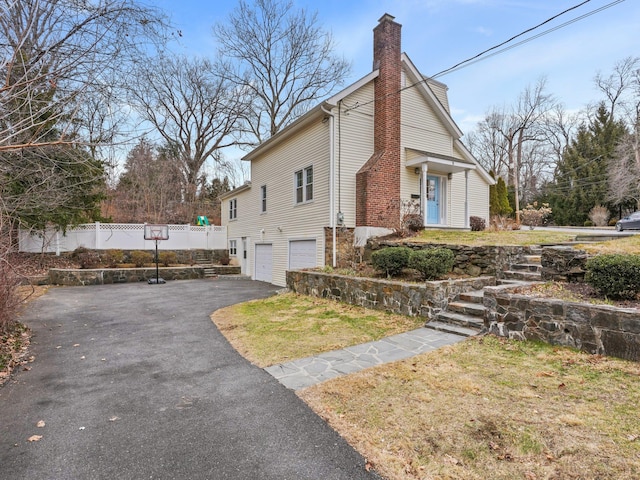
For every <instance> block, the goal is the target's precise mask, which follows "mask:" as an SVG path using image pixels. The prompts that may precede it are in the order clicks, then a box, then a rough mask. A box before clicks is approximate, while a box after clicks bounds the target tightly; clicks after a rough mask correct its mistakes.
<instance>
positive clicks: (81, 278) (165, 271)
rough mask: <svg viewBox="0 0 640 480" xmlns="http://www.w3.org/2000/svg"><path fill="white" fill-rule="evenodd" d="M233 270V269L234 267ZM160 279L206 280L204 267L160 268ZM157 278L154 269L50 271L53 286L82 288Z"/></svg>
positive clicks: (56, 269)
mask: <svg viewBox="0 0 640 480" xmlns="http://www.w3.org/2000/svg"><path fill="white" fill-rule="evenodd" d="M232 268H233V267H232ZM159 272H160V277H161V278H163V279H165V280H194V279H198V278H204V269H203V268H202V267H160V269H159ZM150 278H156V269H155V267H153V268H105V269H102V268H96V269H61V268H52V269H50V270H49V283H50V284H51V285H66V286H82V285H104V284H109V283H131V282H146V281H147V280H149V279H150Z"/></svg>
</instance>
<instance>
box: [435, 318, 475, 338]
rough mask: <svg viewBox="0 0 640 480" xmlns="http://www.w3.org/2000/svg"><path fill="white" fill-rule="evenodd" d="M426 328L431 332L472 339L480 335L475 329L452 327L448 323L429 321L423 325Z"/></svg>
mask: <svg viewBox="0 0 640 480" xmlns="http://www.w3.org/2000/svg"><path fill="white" fill-rule="evenodd" d="M425 327H426V328H431V329H432V330H437V331H439V332H446V333H453V334H455V335H461V336H463V337H473V336H474V335H478V333H480V331H479V330H477V329H475V328H467V327H462V326H460V325H452V324H450V323H443V322H440V321H438V320H431V321H430V322H428V323H427V324H426V325H425Z"/></svg>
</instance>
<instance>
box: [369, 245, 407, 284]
mask: <svg viewBox="0 0 640 480" xmlns="http://www.w3.org/2000/svg"><path fill="white" fill-rule="evenodd" d="M410 254H411V249H410V248H409V247H387V248H383V249H381V250H376V251H375V252H373V253H372V254H371V263H372V265H373V268H375V269H376V270H378V271H380V272H383V273H384V274H386V275H387V278H390V277H395V276H397V275H399V274H400V273H402V269H403V268H405V267H406V266H407V263H408V262H409V255H410Z"/></svg>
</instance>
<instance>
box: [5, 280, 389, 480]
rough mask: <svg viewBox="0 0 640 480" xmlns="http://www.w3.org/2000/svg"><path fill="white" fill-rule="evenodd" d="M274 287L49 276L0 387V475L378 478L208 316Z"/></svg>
mask: <svg viewBox="0 0 640 480" xmlns="http://www.w3.org/2000/svg"><path fill="white" fill-rule="evenodd" d="M274 289H275V287H274V286H273V285H268V284H264V283H260V282H252V281H249V280H236V281H229V280H198V281H176V282H169V283H167V284H165V285H147V284H121V285H107V286H96V287H74V288H55V289H51V290H50V291H49V292H48V293H47V294H46V295H44V296H43V297H41V298H39V299H37V300H36V301H34V302H33V303H32V304H30V305H29V307H28V309H27V311H26V313H25V314H24V315H23V318H22V321H23V322H24V323H26V324H28V325H29V326H30V327H31V329H32V330H33V332H34V336H33V339H32V346H31V354H33V355H34V356H35V361H34V362H33V363H31V364H30V367H31V370H29V371H20V372H19V373H17V375H16V376H15V377H14V378H13V379H12V380H11V381H10V382H9V383H8V384H6V385H5V386H4V387H0V478H3V479H4V478H6V479H12V480H22V479H24V480H39V479H56V480H58V479H73V480H84V479H110V480H113V479H118V480H121V479H252V480H255V479H278V480H284V479H291V480H299V479H314V480H331V479H345V480H346V479H349V480H353V479H372V478H378V477H376V476H375V475H374V474H373V473H371V472H367V471H366V470H365V461H364V459H363V458H362V457H361V456H360V455H359V454H358V453H357V452H355V451H354V450H353V449H352V448H351V447H350V446H349V445H348V444H347V443H346V442H345V441H344V440H343V439H342V438H341V437H339V436H338V435H337V434H336V433H335V432H334V431H333V430H331V429H330V428H329V427H328V426H327V425H326V424H325V423H324V422H323V421H322V420H321V419H320V418H319V417H317V416H316V415H315V414H314V413H313V412H312V411H311V410H310V409H309V408H308V407H307V406H306V405H305V404H304V403H303V402H302V401H301V400H300V399H298V397H297V396H296V395H295V394H294V393H293V392H292V391H291V390H288V389H287V388H285V387H284V386H282V385H280V383H279V382H278V381H277V380H275V379H274V378H273V377H272V376H271V375H269V374H268V373H266V372H265V371H264V370H262V369H260V368H258V367H255V366H253V365H251V364H250V363H249V362H247V361H246V360H245V359H244V358H242V357H241V356H240V355H239V354H238V353H237V352H236V351H235V350H234V349H233V348H232V347H231V346H230V345H229V344H228V343H227V342H226V340H225V339H224V337H223V336H222V335H221V334H220V333H219V332H218V330H217V329H216V327H215V325H214V324H213V323H212V322H211V320H210V319H209V314H210V313H211V312H213V311H214V310H216V309H218V308H221V307H224V306H227V305H230V304H233V303H238V302H242V301H245V300H248V299H252V298H259V297H265V296H268V295H270V294H272V293H273V292H274ZM41 420H42V421H44V422H45V426H44V427H41V428H40V427H38V426H37V423H38V422H39V421H41ZM32 435H41V436H42V438H41V439H40V440H38V441H32V442H29V441H28V439H29V438H30V437H31V436H32Z"/></svg>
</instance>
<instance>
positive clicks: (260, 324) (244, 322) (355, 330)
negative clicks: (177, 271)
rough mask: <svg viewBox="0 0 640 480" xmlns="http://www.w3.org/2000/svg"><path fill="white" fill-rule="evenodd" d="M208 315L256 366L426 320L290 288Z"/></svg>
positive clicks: (409, 327)
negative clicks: (271, 295) (289, 291)
mask: <svg viewBox="0 0 640 480" xmlns="http://www.w3.org/2000/svg"><path fill="white" fill-rule="evenodd" d="M211 319H212V320H213V322H214V323H215V324H216V325H217V326H218V328H219V329H220V331H221V332H222V333H223V335H224V336H225V337H227V339H228V340H229V342H230V343H231V344H232V345H233V346H234V347H235V348H236V350H238V351H239V352H240V353H241V354H242V355H244V356H245V357H246V358H248V359H249V360H250V361H252V362H253V363H255V364H256V365H258V366H260V367H267V366H270V365H275V364H277V363H282V362H288V361H291V360H293V359H296V358H303V357H307V356H310V355H316V354H318V353H322V352H327V351H331V350H337V349H340V348H344V347H347V346H350V345H357V344H360V343H365V342H370V341H372V340H378V339H380V338H383V337H386V336H389V335H395V334H397V333H402V332H406V331H409V330H412V329H414V328H418V327H420V326H422V325H423V324H424V318H420V317H407V316H404V315H395V314H390V313H386V312H381V311H378V310H368V309H366V308H363V307H355V306H352V305H347V304H343V303H339V302H335V301H332V300H326V299H321V298H315V297H307V296H302V295H296V294H293V293H287V294H283V295H277V296H275V297H271V298H268V299H264V300H255V301H251V302H246V303H242V304H239V305H233V306H231V307H227V308H223V309H221V310H218V311H216V312H215V313H214V314H213V315H212V316H211Z"/></svg>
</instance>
